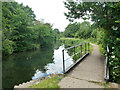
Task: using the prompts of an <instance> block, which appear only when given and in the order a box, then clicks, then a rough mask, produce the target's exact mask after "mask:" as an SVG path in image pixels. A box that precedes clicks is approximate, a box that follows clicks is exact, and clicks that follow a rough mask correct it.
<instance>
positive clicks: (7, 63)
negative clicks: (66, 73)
mask: <svg viewBox="0 0 120 90" xmlns="http://www.w3.org/2000/svg"><path fill="white" fill-rule="evenodd" d="M64 47H65V46H64V45H61V46H59V45H56V46H55V48H54V47H50V48H42V49H40V50H35V51H29V52H21V53H18V54H14V55H11V56H7V57H3V59H2V60H3V62H2V63H3V64H2V69H3V75H2V79H3V81H2V83H3V88H11V87H13V86H14V85H18V84H21V83H23V82H27V81H30V80H31V79H37V78H40V77H44V76H46V75H49V74H52V73H62V70H63V67H62V66H63V62H62V50H63V49H64ZM64 54H65V58H68V57H70V56H69V54H68V51H65V53H64ZM71 64H73V59H72V58H70V59H69V60H68V61H67V63H65V67H66V68H67V67H68V66H70V65H71Z"/></svg>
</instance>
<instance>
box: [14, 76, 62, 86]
mask: <svg viewBox="0 0 120 90" xmlns="http://www.w3.org/2000/svg"><path fill="white" fill-rule="evenodd" d="M63 77H64V75H63V74H51V75H48V76H46V77H41V78H39V79H35V80H31V81H29V82H26V83H22V84H19V85H15V86H14V88H60V87H59V86H58V83H59V81H60V80H61V79H62V78H63Z"/></svg>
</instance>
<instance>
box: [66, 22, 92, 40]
mask: <svg viewBox="0 0 120 90" xmlns="http://www.w3.org/2000/svg"><path fill="white" fill-rule="evenodd" d="M91 33H92V30H91V25H90V23H89V22H86V21H85V22H82V23H77V22H75V23H73V24H69V25H68V26H67V27H66V28H65V31H64V36H65V37H75V38H85V39H87V38H90V36H91Z"/></svg>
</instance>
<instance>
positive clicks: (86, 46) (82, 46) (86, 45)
mask: <svg viewBox="0 0 120 90" xmlns="http://www.w3.org/2000/svg"><path fill="white" fill-rule="evenodd" d="M77 47H79V49H80V50H79V51H78V52H76V48H77ZM69 49H73V53H74V54H73V55H71V56H70V57H69V58H67V59H65V55H64V51H65V50H69ZM89 51H90V50H89V43H84V44H80V45H75V46H72V47H69V48H66V49H63V50H62V54H63V73H66V72H68V71H69V70H70V69H72V68H73V67H74V66H75V65H76V64H77V63H78V62H80V61H81V60H82V59H83V58H85V57H86V56H87V55H88V54H89ZM78 54H79V55H80V58H79V59H78V60H75V62H74V63H73V64H72V65H70V66H69V67H68V68H67V69H65V63H67V60H69V59H70V58H71V57H72V58H73V57H74V56H76V55H78Z"/></svg>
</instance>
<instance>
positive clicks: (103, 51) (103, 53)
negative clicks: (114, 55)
mask: <svg viewBox="0 0 120 90" xmlns="http://www.w3.org/2000/svg"><path fill="white" fill-rule="evenodd" d="M99 50H100V53H102V55H105V52H106V51H105V50H104V48H103V47H102V45H101V44H99Z"/></svg>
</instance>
